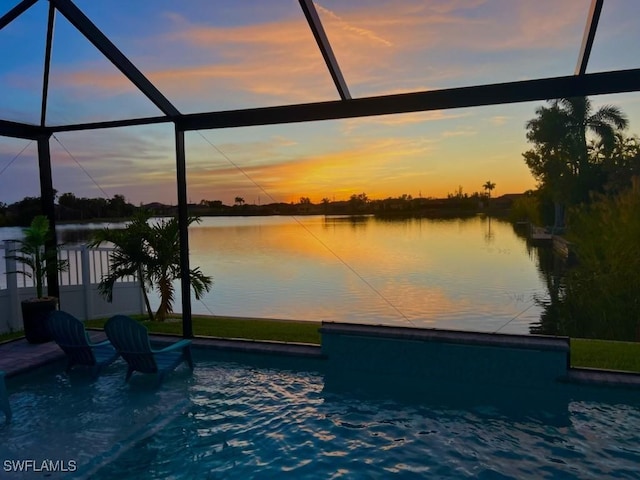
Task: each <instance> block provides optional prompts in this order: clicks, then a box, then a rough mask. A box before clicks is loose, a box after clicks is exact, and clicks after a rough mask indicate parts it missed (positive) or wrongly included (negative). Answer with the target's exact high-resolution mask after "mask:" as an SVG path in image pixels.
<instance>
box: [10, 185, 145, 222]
mask: <svg viewBox="0 0 640 480" xmlns="http://www.w3.org/2000/svg"><path fill="white" fill-rule="evenodd" d="M137 208H138V207H136V206H134V205H132V204H131V203H128V202H127V201H126V199H125V197H124V196H123V195H114V196H113V198H110V199H105V198H84V197H76V196H75V195H74V194H73V193H63V194H62V195H60V196H59V197H58V198H57V204H56V219H57V220H59V221H61V222H69V221H87V220H103V219H116V218H129V217H131V216H132V215H133V214H134V212H135V211H136V210H137ZM41 213H42V210H41V204H40V197H25V198H23V199H22V200H20V201H18V202H15V203H12V204H10V205H7V204H5V203H2V202H0V226H14V225H17V226H27V225H29V224H30V223H31V220H32V219H33V218H34V217H35V216H37V215H40V214H41Z"/></svg>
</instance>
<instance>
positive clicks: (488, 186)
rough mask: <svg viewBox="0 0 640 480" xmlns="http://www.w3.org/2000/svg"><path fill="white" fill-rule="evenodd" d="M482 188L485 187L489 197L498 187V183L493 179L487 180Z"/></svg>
mask: <svg viewBox="0 0 640 480" xmlns="http://www.w3.org/2000/svg"><path fill="white" fill-rule="evenodd" d="M482 188H484V189H485V191H486V192H487V197H488V198H491V190H493V189H494V188H496V184H495V183H493V182H492V181H491V180H487V181H486V183H485V184H484V185H483V186H482Z"/></svg>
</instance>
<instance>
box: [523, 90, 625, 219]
mask: <svg viewBox="0 0 640 480" xmlns="http://www.w3.org/2000/svg"><path fill="white" fill-rule="evenodd" d="M550 102H551V106H550V107H547V106H541V107H538V108H537V109H536V118H533V119H532V120H529V121H528V122H527V125H526V128H527V140H529V141H530V142H531V143H533V144H534V148H533V149H532V150H529V151H528V152H525V153H524V154H523V156H524V159H525V162H526V163H527V166H528V167H529V169H530V170H531V173H532V174H533V175H534V177H535V178H536V179H537V180H538V181H539V182H540V187H541V189H543V190H546V191H548V192H549V193H550V196H551V198H552V199H553V202H554V206H555V222H554V223H555V226H557V227H563V226H564V219H563V217H564V213H563V212H564V207H565V205H566V204H567V203H577V202H582V201H585V200H587V199H588V198H589V191H590V190H592V189H594V188H597V185H598V174H597V169H596V168H595V167H594V165H595V164H594V162H592V159H591V157H590V154H589V146H588V141H587V138H588V136H590V135H593V136H595V137H596V138H597V139H598V140H599V142H600V143H601V144H602V145H603V148H604V149H605V150H607V151H609V150H612V149H613V148H614V145H615V141H616V133H619V132H620V131H621V130H623V129H625V128H626V127H627V125H628V120H627V118H626V116H625V115H624V114H623V113H622V111H621V110H620V109H619V108H618V107H615V106H611V105H605V106H603V107H601V108H599V109H598V110H596V111H595V112H594V111H593V105H592V104H591V101H590V100H589V99H588V98H587V97H572V98H560V99H557V100H552V101H550Z"/></svg>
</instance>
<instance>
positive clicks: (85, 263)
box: [80, 245, 94, 320]
mask: <svg viewBox="0 0 640 480" xmlns="http://www.w3.org/2000/svg"><path fill="white" fill-rule="evenodd" d="M89 253H90V252H89V249H88V248H87V246H86V245H82V247H81V248H80V262H81V264H82V265H81V271H82V289H83V292H84V319H83V320H89V319H91V318H93V314H94V312H93V296H92V295H91V264H90V262H89Z"/></svg>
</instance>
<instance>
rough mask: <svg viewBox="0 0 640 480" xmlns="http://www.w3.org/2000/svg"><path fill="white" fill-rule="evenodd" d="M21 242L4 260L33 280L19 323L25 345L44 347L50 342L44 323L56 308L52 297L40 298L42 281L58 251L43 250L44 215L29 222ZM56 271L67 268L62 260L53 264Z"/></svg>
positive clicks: (46, 221)
mask: <svg viewBox="0 0 640 480" xmlns="http://www.w3.org/2000/svg"><path fill="white" fill-rule="evenodd" d="M22 233H23V234H24V238H23V239H22V240H16V243H17V244H18V245H19V247H18V248H17V249H15V250H13V251H12V252H11V253H12V255H9V256H7V258H11V259H14V260H15V261H16V262H17V263H20V264H22V265H24V266H25V267H27V268H24V269H22V270H18V271H17V272H16V273H21V274H23V275H26V276H27V277H30V278H32V279H33V282H34V285H35V287H36V298H29V299H27V300H23V301H22V305H21V306H22V322H23V324H24V334H25V336H26V337H27V341H28V342H29V343H44V342H48V341H50V340H51V334H50V333H49V328H48V326H47V322H48V320H49V314H50V313H51V312H52V311H53V310H55V309H56V308H57V306H58V299H57V298H56V297H49V296H45V295H44V293H43V292H44V279H45V277H46V274H47V265H50V264H51V263H52V262H56V260H57V255H58V251H57V249H56V250H47V249H45V243H46V241H47V240H48V239H49V236H50V235H51V230H50V229H49V219H48V218H47V217H45V216H44V215H38V216H36V217H34V219H33V220H32V221H31V225H29V226H28V227H26V228H24V229H22ZM56 265H57V270H58V271H64V270H66V269H67V267H68V262H67V261H66V260H62V261H60V260H59V261H57V263H56Z"/></svg>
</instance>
